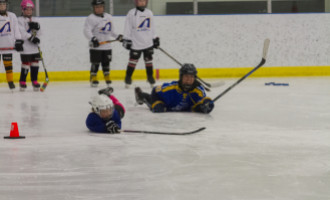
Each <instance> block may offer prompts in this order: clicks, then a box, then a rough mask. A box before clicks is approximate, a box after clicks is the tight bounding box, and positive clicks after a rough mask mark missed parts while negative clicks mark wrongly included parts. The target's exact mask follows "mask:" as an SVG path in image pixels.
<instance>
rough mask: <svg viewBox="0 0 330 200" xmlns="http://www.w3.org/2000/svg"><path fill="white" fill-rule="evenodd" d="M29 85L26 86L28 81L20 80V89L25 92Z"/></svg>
mask: <svg viewBox="0 0 330 200" xmlns="http://www.w3.org/2000/svg"><path fill="white" fill-rule="evenodd" d="M26 88H27V86H26V82H25V81H20V82H19V90H20V91H22V92H24V91H25V90H26Z"/></svg>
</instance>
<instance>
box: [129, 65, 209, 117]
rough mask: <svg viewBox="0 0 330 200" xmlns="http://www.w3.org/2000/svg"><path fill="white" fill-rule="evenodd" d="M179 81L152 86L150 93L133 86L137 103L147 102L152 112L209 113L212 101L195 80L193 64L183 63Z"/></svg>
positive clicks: (195, 71) (195, 72)
mask: <svg viewBox="0 0 330 200" xmlns="http://www.w3.org/2000/svg"><path fill="white" fill-rule="evenodd" d="M179 73H180V78H179V81H173V82H171V83H164V84H163V85H162V86H157V87H155V88H153V90H152V93H151V95H150V94H147V93H143V92H142V90H141V89H140V88H139V87H137V88H135V98H136V101H137V103H138V104H140V105H142V104H143V103H145V104H147V106H148V107H149V108H150V110H151V111H152V112H156V113H158V112H169V111H177V112H179V111H183V112H184V111H186V112H189V111H190V112H199V113H210V112H211V111H212V110H213V107H214V103H213V101H212V100H211V99H210V98H209V97H206V94H205V90H204V88H203V87H202V86H201V85H200V83H199V82H198V81H197V80H196V77H197V70H196V68H195V66H194V65H193V64H184V65H183V66H182V67H181V69H180V71H179Z"/></svg>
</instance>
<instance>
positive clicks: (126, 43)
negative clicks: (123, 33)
mask: <svg viewBox="0 0 330 200" xmlns="http://www.w3.org/2000/svg"><path fill="white" fill-rule="evenodd" d="M123 47H124V48H125V49H127V50H130V49H131V47H132V40H123Z"/></svg>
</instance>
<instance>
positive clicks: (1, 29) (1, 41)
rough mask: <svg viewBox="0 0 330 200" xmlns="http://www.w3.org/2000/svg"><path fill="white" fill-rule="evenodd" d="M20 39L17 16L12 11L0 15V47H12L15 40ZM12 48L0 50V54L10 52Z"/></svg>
mask: <svg viewBox="0 0 330 200" xmlns="http://www.w3.org/2000/svg"><path fill="white" fill-rule="evenodd" d="M19 39H21V34H20V31H19V29H18V22H17V17H16V15H15V14H14V13H12V12H8V11H7V15H4V16H3V15H0V48H13V47H14V46H15V41H16V40H19ZM12 52H13V50H0V54H6V53H12Z"/></svg>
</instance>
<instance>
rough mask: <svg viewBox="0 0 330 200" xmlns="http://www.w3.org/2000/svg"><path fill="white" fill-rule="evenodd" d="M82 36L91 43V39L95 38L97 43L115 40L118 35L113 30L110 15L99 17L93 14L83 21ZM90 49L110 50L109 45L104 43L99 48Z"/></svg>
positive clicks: (105, 14)
mask: <svg viewBox="0 0 330 200" xmlns="http://www.w3.org/2000/svg"><path fill="white" fill-rule="evenodd" d="M84 35H85V37H86V38H87V39H88V41H91V39H92V38H93V37H96V39H97V40H98V41H99V42H103V41H108V40H110V39H111V37H113V38H114V39H116V38H117V37H118V34H117V33H116V32H115V29H114V24H113V17H112V15H110V14H108V13H104V14H103V17H100V16H97V15H95V14H90V15H89V16H88V17H87V19H86V21H85V25H84ZM91 49H97V50H107V49H111V44H110V43H106V44H103V45H100V46H99V47H91Z"/></svg>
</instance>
